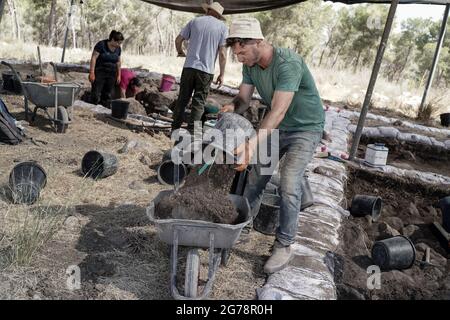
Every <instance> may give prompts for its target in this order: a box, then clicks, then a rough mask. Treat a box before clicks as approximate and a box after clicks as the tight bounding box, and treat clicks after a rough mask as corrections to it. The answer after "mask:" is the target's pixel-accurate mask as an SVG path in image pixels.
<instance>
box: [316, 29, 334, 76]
mask: <svg viewBox="0 0 450 320" xmlns="http://www.w3.org/2000/svg"><path fill="white" fill-rule="evenodd" d="M335 27H336V25H334V26H333V28H331V31H330V37H329V38H328V41H327V42H326V43H325V48H323V50H322V54H321V55H320V60H319V65H318V66H319V67H320V65H321V64H322V59H323V56H324V55H325V51H326V50H327V48H328V46H329V45H330V43H331V40H333V31H334V29H335Z"/></svg>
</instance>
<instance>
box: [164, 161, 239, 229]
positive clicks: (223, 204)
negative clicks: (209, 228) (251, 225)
mask: <svg viewBox="0 0 450 320" xmlns="http://www.w3.org/2000/svg"><path fill="white" fill-rule="evenodd" d="M201 167H202V166H201V165H198V166H194V167H193V168H192V169H191V170H190V172H189V174H188V175H187V176H186V179H185V183H184V185H183V186H182V187H181V188H180V189H179V190H178V192H177V193H176V194H171V195H169V196H168V197H166V198H164V199H162V201H161V202H160V203H158V205H157V206H156V217H157V218H159V219H169V218H174V219H188V220H203V221H209V222H214V223H225V224H235V223H237V221H238V216H239V214H238V211H237V210H236V208H235V206H234V205H233V202H231V200H229V199H228V194H229V193H230V189H231V185H232V183H233V179H234V177H235V174H236V171H235V170H234V169H233V166H230V165H225V164H221V165H218V164H214V165H212V166H211V167H210V168H209V169H207V170H206V171H205V172H203V173H202V174H201V175H199V174H198V170H199V169H200V168H201ZM174 209H175V210H174Z"/></svg>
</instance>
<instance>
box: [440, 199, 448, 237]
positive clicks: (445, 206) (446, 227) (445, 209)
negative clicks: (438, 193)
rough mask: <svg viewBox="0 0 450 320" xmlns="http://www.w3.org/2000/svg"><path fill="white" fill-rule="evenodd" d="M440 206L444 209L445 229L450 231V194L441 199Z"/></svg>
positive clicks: (443, 223) (443, 220)
mask: <svg viewBox="0 0 450 320" xmlns="http://www.w3.org/2000/svg"><path fill="white" fill-rule="evenodd" d="M439 206H440V207H441V210H442V226H443V227H444V229H445V231H447V232H450V196H448V197H445V198H442V199H441V200H439Z"/></svg>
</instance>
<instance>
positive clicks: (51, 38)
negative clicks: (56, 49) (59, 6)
mask: <svg viewBox="0 0 450 320" xmlns="http://www.w3.org/2000/svg"><path fill="white" fill-rule="evenodd" d="M55 21H56V0H52V3H51V5H50V14H49V16H48V45H49V46H50V47H52V46H54V44H55Z"/></svg>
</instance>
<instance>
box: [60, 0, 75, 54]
mask: <svg viewBox="0 0 450 320" xmlns="http://www.w3.org/2000/svg"><path fill="white" fill-rule="evenodd" d="M73 3H74V0H70V8H69V17H68V19H67V27H66V34H65V35H64V47H63V53H62V57H61V63H64V56H65V55H66V46H67V37H68V36H69V27H70V18H71V17H72V7H73Z"/></svg>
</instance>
